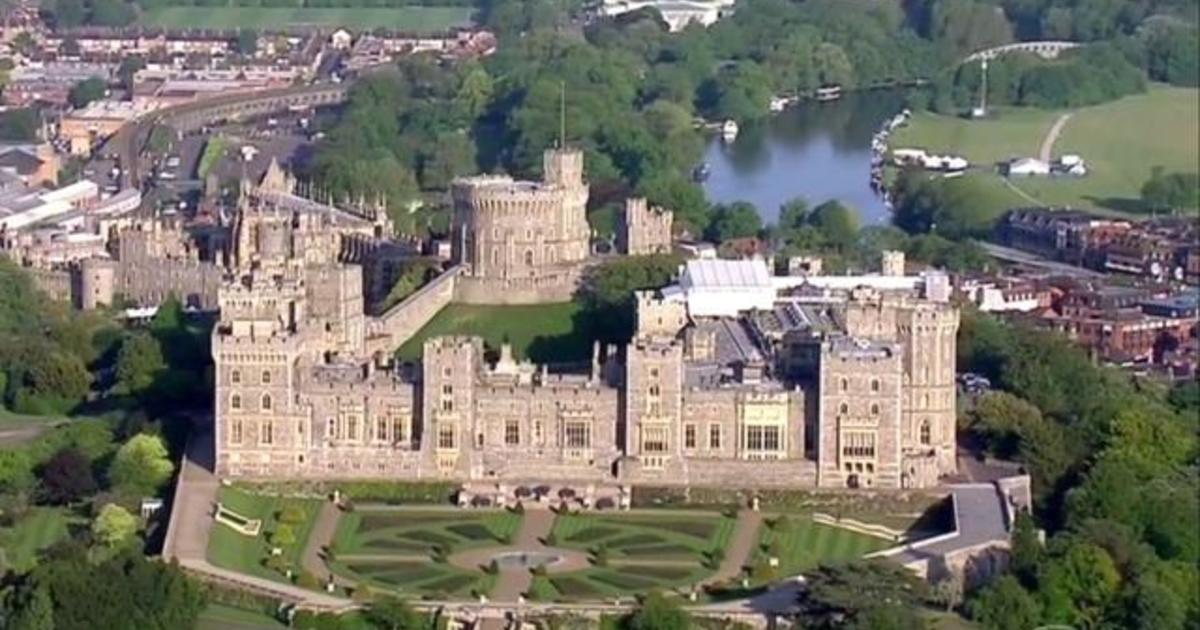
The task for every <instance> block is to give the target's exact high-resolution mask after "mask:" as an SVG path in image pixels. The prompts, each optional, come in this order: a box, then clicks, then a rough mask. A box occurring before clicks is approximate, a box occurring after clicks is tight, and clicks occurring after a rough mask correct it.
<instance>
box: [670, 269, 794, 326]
mask: <svg viewBox="0 0 1200 630" xmlns="http://www.w3.org/2000/svg"><path fill="white" fill-rule="evenodd" d="M679 291H680V294H681V295H682V297H683V299H685V300H686V301H687V307H688V315H690V316H691V317H735V316H737V314H738V313H740V312H742V311H748V310H752V309H769V308H771V307H772V305H773V304H774V303H775V286H774V285H773V284H772V283H771V274H770V273H769V272H768V271H767V263H766V262H764V261H763V260H762V259H761V258H756V259H753V260H689V261H688V262H687V264H686V265H684V268H683V273H682V274H680V276H679Z"/></svg>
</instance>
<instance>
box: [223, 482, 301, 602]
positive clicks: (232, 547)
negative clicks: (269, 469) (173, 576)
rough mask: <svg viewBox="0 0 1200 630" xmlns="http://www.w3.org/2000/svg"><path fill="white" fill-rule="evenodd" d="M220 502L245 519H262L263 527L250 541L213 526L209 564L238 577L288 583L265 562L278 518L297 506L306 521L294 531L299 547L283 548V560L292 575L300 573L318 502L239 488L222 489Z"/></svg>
mask: <svg viewBox="0 0 1200 630" xmlns="http://www.w3.org/2000/svg"><path fill="white" fill-rule="evenodd" d="M217 500H218V501H220V502H221V503H222V504H224V505H226V506H228V507H229V508H231V509H232V510H234V511H235V512H237V513H238V514H240V515H242V516H245V517H247V518H258V519H262V521H263V526H262V531H261V532H260V533H259V535H258V536H254V537H250V536H244V535H242V534H241V533H239V532H236V531H234V530H233V528H231V527H228V526H226V525H223V524H221V523H213V527H212V536H211V537H210V538H209V541H208V561H209V562H211V563H213V564H214V565H216V566H218V567H222V568H225V569H230V570H233V571H237V572H239V573H247V574H250V575H257V576H260V577H265V578H269V579H272V580H279V581H283V580H285V579H286V578H285V577H284V575H283V574H282V573H279V572H276V571H273V570H271V569H269V568H267V567H266V566H264V564H263V562H264V561H265V560H266V558H267V557H268V555H269V554H270V550H271V544H270V542H269V537H270V534H271V532H274V531H275V528H276V526H277V525H278V520H277V518H276V517H277V516H278V514H279V512H280V511H281V510H283V509H284V508H285V507H288V506H296V507H299V508H300V509H301V510H303V512H304V516H305V518H304V521H303V522H301V523H300V524H298V525H294V526H293V527H292V530H293V532H294V533H295V534H296V543H295V544H293V545H289V546H288V547H285V548H284V550H283V557H284V559H285V560H286V561H287V563H288V566H290V567H291V568H292V571H293V573H296V574H298V573H299V572H300V569H301V566H300V559H301V557H302V556H303V554H304V547H305V545H306V544H307V543H308V537H309V534H311V533H312V528H313V524H314V522H315V520H316V516H317V512H318V511H319V510H320V506H321V502H320V501H319V500H315V499H290V498H283V497H276V496H268V495H260V494H253V493H249V492H245V491H243V490H238V489H236V488H221V490H220V492H219V493H218V494H217Z"/></svg>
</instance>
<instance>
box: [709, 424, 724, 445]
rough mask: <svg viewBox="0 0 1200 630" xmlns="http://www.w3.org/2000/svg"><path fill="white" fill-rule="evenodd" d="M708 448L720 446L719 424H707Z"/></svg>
mask: <svg viewBox="0 0 1200 630" xmlns="http://www.w3.org/2000/svg"><path fill="white" fill-rule="evenodd" d="M708 448H710V449H712V450H714V451H715V450H717V449H719V448H721V425H719V424H710V425H708Z"/></svg>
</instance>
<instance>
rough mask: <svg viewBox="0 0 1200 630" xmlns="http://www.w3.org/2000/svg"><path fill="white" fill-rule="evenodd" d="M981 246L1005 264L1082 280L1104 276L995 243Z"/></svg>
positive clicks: (982, 243) (980, 243)
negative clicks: (1077, 277)
mask: <svg viewBox="0 0 1200 630" xmlns="http://www.w3.org/2000/svg"><path fill="white" fill-rule="evenodd" d="M979 246H980V247H981V248H983V251H985V252H987V254H988V255H989V256H991V257H992V258H995V259H997V260H1003V261H1005V262H1010V263H1016V264H1020V265H1026V266H1029V267H1036V268H1038V269H1042V270H1044V271H1049V272H1053V273H1061V274H1064V275H1068V276H1079V277H1082V278H1100V277H1103V276H1104V274H1102V273H1100V272H1098V271H1092V270H1091V269H1084V268H1083V267H1076V266H1075V265H1068V264H1066V263H1061V262H1058V261H1054V260H1049V259H1047V258H1043V257H1041V256H1038V255H1037V254H1031V253H1029V252H1026V251H1021V250H1019V249H1013V248H1011V247H1005V246H1003V245H997V244H995V243H988V242H985V241H979Z"/></svg>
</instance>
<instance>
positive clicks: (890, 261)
mask: <svg viewBox="0 0 1200 630" xmlns="http://www.w3.org/2000/svg"><path fill="white" fill-rule="evenodd" d="M881 271H882V273H883V275H885V276H892V277H900V276H903V275H904V252H900V251H895V250H887V251H885V252H883V261H882V263H881Z"/></svg>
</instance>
